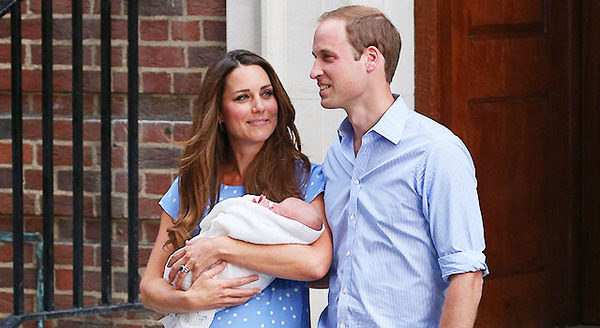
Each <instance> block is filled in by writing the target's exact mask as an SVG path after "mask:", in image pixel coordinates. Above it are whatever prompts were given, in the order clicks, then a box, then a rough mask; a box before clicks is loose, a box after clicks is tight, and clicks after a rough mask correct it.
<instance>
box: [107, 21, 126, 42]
mask: <svg viewBox="0 0 600 328" xmlns="http://www.w3.org/2000/svg"><path fill="white" fill-rule="evenodd" d="M110 34H111V36H112V39H113V40H127V19H126V18H124V19H123V18H113V19H111V31H110Z"/></svg>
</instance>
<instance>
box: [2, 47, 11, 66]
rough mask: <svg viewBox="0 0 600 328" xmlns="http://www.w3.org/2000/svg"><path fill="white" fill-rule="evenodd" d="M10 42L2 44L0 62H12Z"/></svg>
mask: <svg viewBox="0 0 600 328" xmlns="http://www.w3.org/2000/svg"><path fill="white" fill-rule="evenodd" d="M10 49H11V46H10V44H0V63H10V58H11V53H10V51H11V50H10Z"/></svg>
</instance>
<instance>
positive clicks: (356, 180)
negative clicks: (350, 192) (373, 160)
mask: <svg viewBox="0 0 600 328" xmlns="http://www.w3.org/2000/svg"><path fill="white" fill-rule="evenodd" d="M352 182H354V184H355V185H357V186H358V184H359V183H360V181H358V179H355V180H354V181H352Z"/></svg>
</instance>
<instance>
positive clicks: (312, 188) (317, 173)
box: [302, 163, 325, 203]
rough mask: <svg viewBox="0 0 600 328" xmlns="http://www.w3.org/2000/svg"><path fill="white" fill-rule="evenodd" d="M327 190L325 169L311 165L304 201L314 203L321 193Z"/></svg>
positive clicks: (304, 189)
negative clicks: (324, 175)
mask: <svg viewBox="0 0 600 328" xmlns="http://www.w3.org/2000/svg"><path fill="white" fill-rule="evenodd" d="M324 190H325V178H324V177H323V167H322V166H321V165H319V164H312V163H311V164H310V175H309V177H308V181H306V186H304V188H303V190H302V193H303V195H304V200H305V201H307V202H309V203H310V202H312V201H313V200H314V199H315V198H317V196H319V194H320V193H322V192H323V191H324Z"/></svg>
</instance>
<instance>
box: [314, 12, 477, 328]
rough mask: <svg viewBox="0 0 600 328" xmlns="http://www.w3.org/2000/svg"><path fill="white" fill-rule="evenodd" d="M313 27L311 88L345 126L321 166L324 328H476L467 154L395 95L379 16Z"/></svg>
mask: <svg viewBox="0 0 600 328" xmlns="http://www.w3.org/2000/svg"><path fill="white" fill-rule="evenodd" d="M319 21H320V25H319V27H318V28H317V30H316V31H315V35H314V41H313V55H314V56H315V62H314V65H313V68H312V70H311V73H310V77H311V78H312V79H315V80H316V81H317V84H318V86H319V89H320V91H319V95H320V97H321V105H322V106H323V107H325V108H343V109H344V110H345V111H346V113H347V115H348V117H347V118H346V119H345V120H344V121H343V122H342V123H341V125H340V127H339V130H338V139H336V140H335V141H334V142H333V144H332V145H331V148H330V149H329V151H328V153H327V157H326V159H325V162H324V164H323V172H324V174H325V179H326V190H325V210H326V214H327V220H328V222H329V226H330V228H331V231H332V233H333V247H334V258H333V263H332V266H331V269H330V281H329V305H328V307H327V308H326V309H325V311H324V312H323V314H322V316H321V318H320V322H319V327H325V328H332V327H342V328H344V327H384V328H388V327H411V328H414V327H438V326H442V327H472V326H473V324H474V322H475V317H476V312H477V307H478V305H479V301H480V299H481V293H482V285H483V279H482V277H483V276H484V275H485V274H487V272H488V270H487V266H486V264H485V255H484V254H483V250H484V248H485V242H484V237H483V223H482V219H481V212H480V209H479V201H478V196H477V189H476V184H477V182H476V179H475V169H474V166H473V162H472V160H471V157H470V155H469V153H468V150H467V149H466V147H465V146H464V144H463V143H462V142H461V141H460V139H459V138H458V137H457V136H455V135H454V134H453V133H452V132H451V131H449V130H448V129H446V128H445V127H443V126H442V125H440V124H438V123H436V122H434V121H433V120H431V119H429V118H427V117H425V116H423V115H421V114H419V113H417V112H415V111H412V110H410V109H409V108H408V107H407V105H406V104H405V103H404V101H403V100H402V99H401V98H400V97H398V96H397V95H394V94H392V92H391V90H390V82H391V80H392V77H393V75H394V71H395V69H396V66H397V63H398V58H399V53H400V43H401V42H400V35H399V34H398V31H397V30H396V28H395V27H394V26H393V24H392V23H391V22H390V21H389V20H388V19H387V18H386V17H385V15H383V14H382V13H381V12H380V11H378V10H377V9H373V8H367V7H362V6H348V7H342V8H339V9H336V10H334V11H332V12H328V13H325V14H324V15H322V16H321V18H320V20H319Z"/></svg>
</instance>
